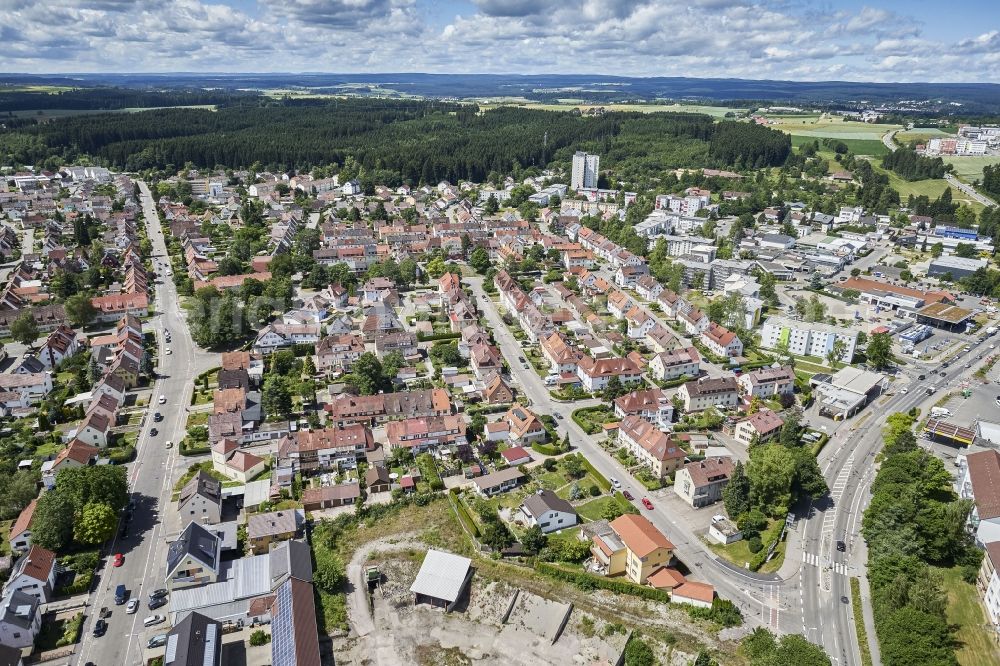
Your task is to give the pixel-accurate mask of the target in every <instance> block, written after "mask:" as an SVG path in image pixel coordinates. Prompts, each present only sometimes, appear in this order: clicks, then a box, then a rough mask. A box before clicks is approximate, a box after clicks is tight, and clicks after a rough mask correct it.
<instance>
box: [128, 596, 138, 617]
mask: <svg viewBox="0 0 1000 666" xmlns="http://www.w3.org/2000/svg"><path fill="white" fill-rule="evenodd" d="M137 610H139V600H138V599H132V600H131V601H129V602H128V606H126V607H125V612H126V613H128V614H129V615H135V612H136V611H137Z"/></svg>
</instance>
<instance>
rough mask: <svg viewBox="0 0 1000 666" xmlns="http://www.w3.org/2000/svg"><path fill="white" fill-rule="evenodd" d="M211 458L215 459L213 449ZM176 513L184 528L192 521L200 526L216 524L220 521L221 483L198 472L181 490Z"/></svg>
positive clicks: (201, 471)
mask: <svg viewBox="0 0 1000 666" xmlns="http://www.w3.org/2000/svg"><path fill="white" fill-rule="evenodd" d="M212 457H213V458H214V457H215V453H214V449H213V454H212ZM177 513H178V514H179V515H180V517H181V525H182V526H184V527H187V525H188V523H190V522H192V521H193V522H197V523H198V524H200V525H216V524H218V523H219V522H220V521H221V520H222V482H221V481H219V480H218V479H216V478H214V477H211V476H209V475H208V473H207V472H205V471H203V470H199V471H198V473H197V474H195V475H194V476H193V477H191V480H190V481H188V482H187V483H186V484H184V487H183V488H181V492H180V495H179V496H178V497H177Z"/></svg>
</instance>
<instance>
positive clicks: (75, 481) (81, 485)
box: [56, 465, 128, 513]
mask: <svg viewBox="0 0 1000 666" xmlns="http://www.w3.org/2000/svg"><path fill="white" fill-rule="evenodd" d="M56 487H57V488H58V492H59V494H60V495H62V496H63V497H65V498H67V499H68V500H69V501H70V502H71V503H72V505H73V511H74V513H79V512H81V511H83V508H84V507H85V506H87V505H88V504H106V505H107V506H109V507H111V509H112V510H113V511H121V510H122V509H124V508H125V505H126V504H128V478H127V476H126V469H125V467H123V466H121V465H97V466H94V467H64V468H63V469H61V470H59V473H58V474H57V475H56Z"/></svg>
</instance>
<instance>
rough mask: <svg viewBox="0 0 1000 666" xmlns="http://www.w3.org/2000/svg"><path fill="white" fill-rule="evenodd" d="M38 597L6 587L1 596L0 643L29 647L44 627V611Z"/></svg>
mask: <svg viewBox="0 0 1000 666" xmlns="http://www.w3.org/2000/svg"><path fill="white" fill-rule="evenodd" d="M39 605H40V603H39V601H38V599H37V598H35V597H33V596H31V595H29V594H24V593H23V592H18V591H17V590H13V589H5V590H4V592H3V596H2V597H0V645H6V646H8V647H12V648H18V649H23V648H28V647H32V646H33V645H34V643H35V636H37V635H38V632H39V631H40V630H41V628H42V613H41V610H40V609H39Z"/></svg>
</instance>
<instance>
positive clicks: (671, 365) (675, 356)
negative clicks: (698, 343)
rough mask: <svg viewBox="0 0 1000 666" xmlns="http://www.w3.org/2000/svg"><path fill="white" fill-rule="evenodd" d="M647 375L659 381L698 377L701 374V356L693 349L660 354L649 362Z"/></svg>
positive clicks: (687, 348)
mask: <svg viewBox="0 0 1000 666" xmlns="http://www.w3.org/2000/svg"><path fill="white" fill-rule="evenodd" d="M649 373H650V375H651V376H652V377H653V378H654V379H657V380H659V381H671V380H673V379H678V378H680V377H685V376H687V377H698V376H699V375H700V374H701V354H699V353H698V350H697V349H696V348H694V347H684V348H682V349H674V350H673V351H666V352H660V353H659V354H657V355H656V356H654V357H653V359H652V360H651V361H650V362H649Z"/></svg>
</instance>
